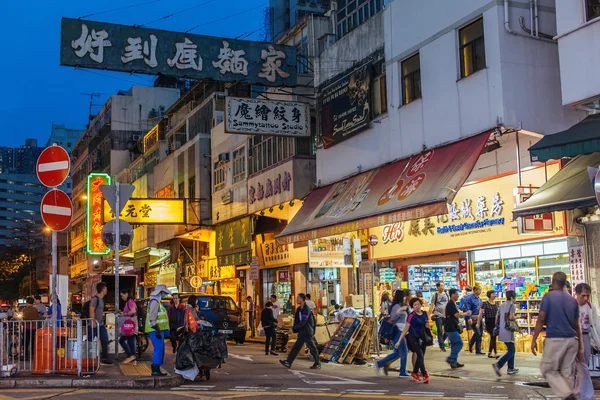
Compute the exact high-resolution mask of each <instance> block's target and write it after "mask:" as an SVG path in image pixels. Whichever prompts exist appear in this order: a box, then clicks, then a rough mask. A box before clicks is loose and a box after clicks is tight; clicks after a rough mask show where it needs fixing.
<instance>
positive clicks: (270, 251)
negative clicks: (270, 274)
mask: <svg viewBox="0 0 600 400" xmlns="http://www.w3.org/2000/svg"><path fill="white" fill-rule="evenodd" d="M288 246H289V245H287V244H284V245H280V246H278V245H277V243H276V242H275V240H267V241H265V242H264V243H263V244H262V252H263V264H264V266H265V267H268V268H270V267H276V266H281V265H287V264H289V262H290V253H289V249H288Z"/></svg>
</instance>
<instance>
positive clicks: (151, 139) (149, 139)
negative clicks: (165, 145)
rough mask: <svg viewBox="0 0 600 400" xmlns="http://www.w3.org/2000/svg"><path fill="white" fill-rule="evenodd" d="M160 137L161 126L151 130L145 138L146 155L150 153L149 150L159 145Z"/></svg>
mask: <svg viewBox="0 0 600 400" xmlns="http://www.w3.org/2000/svg"><path fill="white" fill-rule="evenodd" d="M158 135H159V125H158V124H157V125H155V126H154V128H152V129H150V131H149V132H148V133H146V135H145V136H144V153H145V152H146V151H148V149H149V148H151V147H152V146H154V145H155V144H156V143H158V139H159V137H158Z"/></svg>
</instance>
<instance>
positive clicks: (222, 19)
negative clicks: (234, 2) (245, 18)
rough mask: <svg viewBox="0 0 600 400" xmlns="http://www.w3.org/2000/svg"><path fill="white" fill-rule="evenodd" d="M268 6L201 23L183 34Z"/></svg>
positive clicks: (263, 5) (266, 4)
mask: <svg viewBox="0 0 600 400" xmlns="http://www.w3.org/2000/svg"><path fill="white" fill-rule="evenodd" d="M268 5H269V3H262V4H259V5H258V6H256V7H252V8H249V9H247V10H244V11H240V12H239V13H235V14H231V15H228V16H226V17H223V18H219V19H215V20H213V21H209V22H205V23H203V24H198V25H196V26H194V27H192V28H190V29H188V30H187V31H185V33H188V32H191V31H193V30H195V29H197V28H200V27H202V26H206V25H210V24H214V23H217V22H221V21H225V20H227V19H230V18H233V17H237V16H238V15H242V14H246V13H248V12H250V11H254V10H256V9H258V8H261V7H266V6H268Z"/></svg>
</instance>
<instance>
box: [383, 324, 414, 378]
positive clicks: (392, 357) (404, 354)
mask: <svg viewBox="0 0 600 400" xmlns="http://www.w3.org/2000/svg"><path fill="white" fill-rule="evenodd" d="M401 335H402V332H398V333H397V334H396V337H395V338H394V341H393V342H392V345H393V349H394V350H393V351H392V352H391V353H390V354H389V355H388V356H387V357H385V358H383V359H381V360H379V361H377V365H379V367H384V366H386V365H388V364H390V363H392V362H394V361H396V360H397V359H398V358H399V359H400V375H406V360H407V358H408V345H407V344H406V338H404V339H402V342H400V346H398V348H397V349H396V343H397V342H398V339H400V336H401Z"/></svg>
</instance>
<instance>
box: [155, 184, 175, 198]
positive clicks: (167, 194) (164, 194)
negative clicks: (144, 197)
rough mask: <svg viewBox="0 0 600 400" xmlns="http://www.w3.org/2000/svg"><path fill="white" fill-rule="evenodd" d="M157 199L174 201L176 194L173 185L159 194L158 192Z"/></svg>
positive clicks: (166, 187)
mask: <svg viewBox="0 0 600 400" xmlns="http://www.w3.org/2000/svg"><path fill="white" fill-rule="evenodd" d="M154 197H156V198H157V199H172V198H173V197H175V194H174V192H173V185H167V186H165V187H164V188H162V189H160V190H159V191H158V192H156V195H155V196H154Z"/></svg>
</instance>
